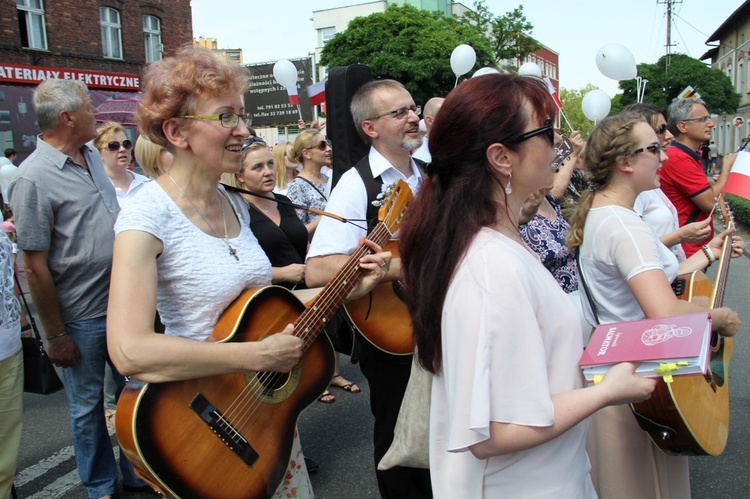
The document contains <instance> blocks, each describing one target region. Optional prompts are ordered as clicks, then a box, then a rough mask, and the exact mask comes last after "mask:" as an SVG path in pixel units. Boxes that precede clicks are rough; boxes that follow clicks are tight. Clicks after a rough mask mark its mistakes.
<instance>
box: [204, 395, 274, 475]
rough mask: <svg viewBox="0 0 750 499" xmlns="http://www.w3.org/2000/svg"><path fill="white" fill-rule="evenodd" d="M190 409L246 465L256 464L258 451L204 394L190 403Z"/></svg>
mask: <svg viewBox="0 0 750 499" xmlns="http://www.w3.org/2000/svg"><path fill="white" fill-rule="evenodd" d="M190 408H191V409H192V410H193V411H194V412H195V413H196V414H197V415H198V417H199V418H201V419H202V420H203V422H205V423H206V424H207V425H208V427H209V428H211V431H213V432H214V433H215V434H216V436H218V437H219V438H220V439H221V441H222V442H224V444H226V446H227V447H229V448H230V449H231V450H232V452H234V453H235V454H237V456H239V458H240V459H242V461H243V462H244V463H245V464H246V465H248V466H252V465H253V464H255V461H257V460H258V457H259V456H258V453H257V452H256V450H255V449H253V447H252V446H251V445H250V443H249V442H248V441H247V440H246V439H245V437H243V436H242V434H241V433H240V432H239V431H237V429H236V428H235V427H234V426H233V425H232V423H230V422H229V421H228V420H227V419H226V418H225V417H224V415H223V414H222V413H221V412H220V411H219V410H218V409H217V408H216V407H214V406H213V405H212V404H211V403H210V402H209V401H208V399H206V397H204V396H203V394H202V393H199V394H198V395H196V396H195V398H194V399H193V400H192V401H191V402H190Z"/></svg>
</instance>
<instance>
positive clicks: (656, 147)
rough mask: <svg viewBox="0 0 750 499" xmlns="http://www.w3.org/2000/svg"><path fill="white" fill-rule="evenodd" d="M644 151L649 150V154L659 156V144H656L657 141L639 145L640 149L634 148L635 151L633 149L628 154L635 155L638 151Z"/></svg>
mask: <svg viewBox="0 0 750 499" xmlns="http://www.w3.org/2000/svg"><path fill="white" fill-rule="evenodd" d="M645 151H648V152H650V153H651V154H653V155H654V156H656V157H657V158H658V157H660V156H661V145H660V144H658V143H656V144H651V145H649V146H646V147H641V148H640V149H636V150H635V151H633V152H632V153H630V154H631V155H632V156H635V155H636V154H640V153H642V152H645Z"/></svg>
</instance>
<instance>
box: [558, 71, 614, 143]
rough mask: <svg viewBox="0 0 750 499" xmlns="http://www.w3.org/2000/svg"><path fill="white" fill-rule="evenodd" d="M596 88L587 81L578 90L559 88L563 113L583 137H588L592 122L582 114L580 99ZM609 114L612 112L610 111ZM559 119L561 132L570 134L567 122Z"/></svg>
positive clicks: (592, 126)
mask: <svg viewBox="0 0 750 499" xmlns="http://www.w3.org/2000/svg"><path fill="white" fill-rule="evenodd" d="M597 88H598V87H595V86H594V85H592V84H591V83H589V84H588V85H586V86H585V87H584V88H582V89H579V90H568V89H567V88H562V89H560V100H561V101H562V103H563V112H564V113H565V116H567V117H568V121H570V124H571V125H572V126H573V128H574V129H575V130H578V131H579V132H580V133H581V135H582V136H583V137H584V138H586V137H588V136H589V133H591V130H593V129H594V122H593V121H591V120H590V119H588V118H587V117H586V115H584V114H583V109H582V108H581V101H583V97H584V96H585V95H586V94H587V93H589V92H590V91H592V90H596V89H597ZM610 114H612V113H611V112H610ZM560 121H561V125H560V126H561V129H562V132H563V134H564V135H570V127H569V126H568V123H567V122H566V121H565V119H561V120H560Z"/></svg>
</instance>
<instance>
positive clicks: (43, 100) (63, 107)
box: [34, 78, 89, 132]
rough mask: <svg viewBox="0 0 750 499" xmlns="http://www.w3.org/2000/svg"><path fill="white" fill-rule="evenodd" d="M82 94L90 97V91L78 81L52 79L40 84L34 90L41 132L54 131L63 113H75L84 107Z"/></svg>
mask: <svg viewBox="0 0 750 499" xmlns="http://www.w3.org/2000/svg"><path fill="white" fill-rule="evenodd" d="M81 93H83V95H88V93H89V89H88V88H87V87H86V85H85V84H84V83H83V82H82V81H78V80H60V79H56V78H51V79H49V80H45V81H43V82H42V83H40V84H39V86H38V87H36V90H34V110H35V111H36V120H37V123H38V124H39V130H41V131H42V132H46V131H48V130H54V129H55V128H56V127H57V124H58V123H59V121H60V113H61V112H62V111H68V112H73V111H75V110H76V109H78V108H80V107H81V106H82V105H83V99H82V98H81Z"/></svg>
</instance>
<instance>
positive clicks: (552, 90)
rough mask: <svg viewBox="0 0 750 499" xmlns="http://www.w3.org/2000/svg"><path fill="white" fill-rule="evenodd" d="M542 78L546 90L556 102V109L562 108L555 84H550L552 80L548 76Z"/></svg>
mask: <svg viewBox="0 0 750 499" xmlns="http://www.w3.org/2000/svg"><path fill="white" fill-rule="evenodd" d="M542 79H543V80H544V84H545V85H547V91H548V92H549V94H550V95H551V96H552V98H553V99H555V104H557V107H558V109H562V107H563V105H562V101H561V100H560V97H559V96H558V95H557V90H555V86H554V85H553V84H552V81H551V80H550V79H549V76H545V77H544V78H542Z"/></svg>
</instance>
